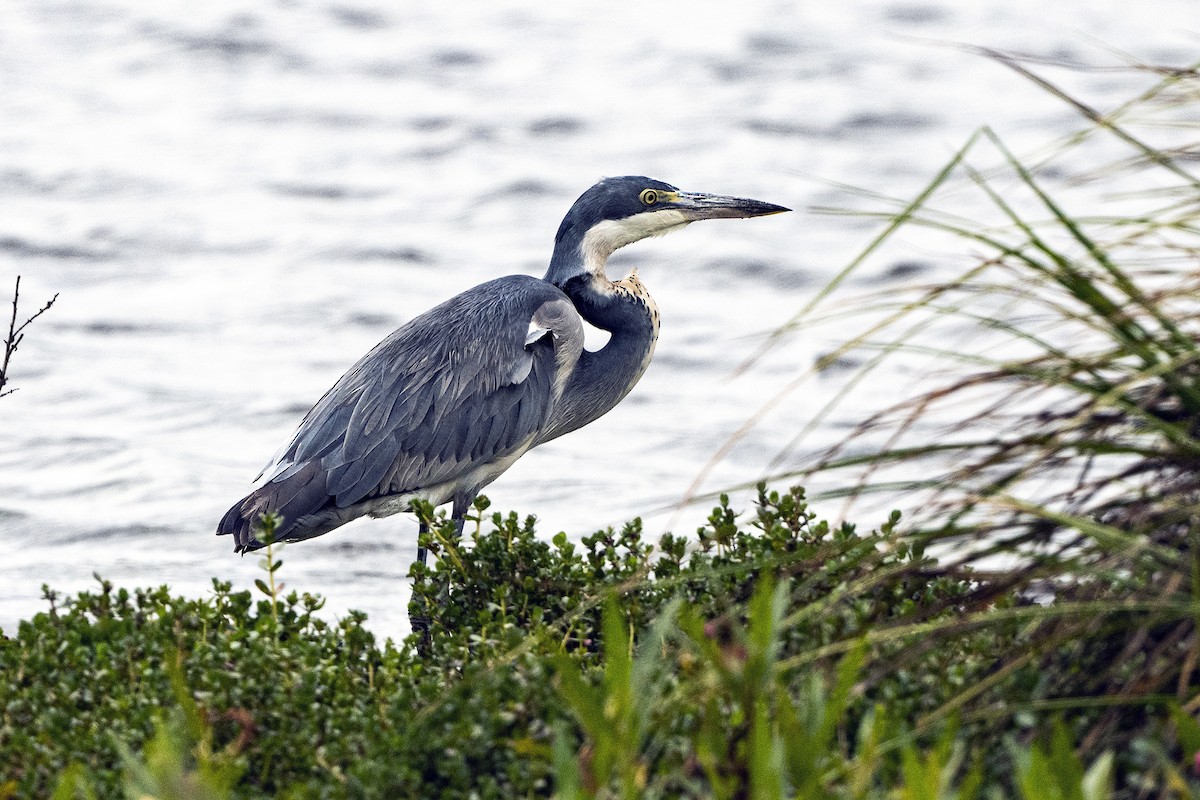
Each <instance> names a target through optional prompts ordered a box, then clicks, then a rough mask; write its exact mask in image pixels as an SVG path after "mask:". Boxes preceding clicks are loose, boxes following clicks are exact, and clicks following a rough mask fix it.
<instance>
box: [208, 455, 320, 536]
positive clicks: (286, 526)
mask: <svg viewBox="0 0 1200 800" xmlns="http://www.w3.org/2000/svg"><path fill="white" fill-rule="evenodd" d="M331 500H332V498H330V497H329V494H328V492H327V491H326V486H325V473H324V471H323V470H322V469H321V468H320V466H319V465H318V464H315V463H309V464H307V465H305V466H304V467H303V468H302V469H300V470H298V471H296V472H295V473H293V474H292V475H289V476H288V477H286V478H284V479H283V480H281V481H275V482H270V483H266V484H264V485H262V486H260V487H258V488H257V489H255V490H254V491H253V492H251V493H250V494H248V495H246V496H245V497H243V498H242V499H241V500H239V501H238V502H237V503H235V504H234V506H233V508H231V509H229V510H228V511H226V512H225V516H223V517H221V521H220V522H219V523H217V535H218V536H223V535H226V534H233V542H234V552H236V553H248V552H251V551H252V550H258V549H259V548H261V547H263V543H262V542H260V541H259V540H258V539H257V538H256V537H255V533H256V532H257V531H258V530H260V528H261V525H262V516H263V514H277V515H278V516H280V517H282V518H283V520H282V522H280V523H279V526H278V527H277V528H276V529H275V540H276V541H288V540H295V539H307V538H309V537H310V536H315V535H316V533H315V532H313V531H310V530H306V528H305V525H304V521H305V520H306V519H312V518H313V516H314V515H319V512H321V511H322V510H323V509H325V508H326V507H328V506H329V504H330V502H331ZM321 533H324V531H321Z"/></svg>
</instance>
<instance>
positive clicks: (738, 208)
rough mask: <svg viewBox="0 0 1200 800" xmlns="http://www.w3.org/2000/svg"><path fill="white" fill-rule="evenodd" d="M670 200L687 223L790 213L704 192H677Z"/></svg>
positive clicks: (751, 201) (746, 199)
mask: <svg viewBox="0 0 1200 800" xmlns="http://www.w3.org/2000/svg"><path fill="white" fill-rule="evenodd" d="M672 200H673V202H672V203H671V207H672V208H674V209H676V210H678V211H682V212H683V213H684V215H685V216H687V218H688V221H689V222H692V221H695V220H700V219H728V218H736V217H765V216H766V215H768V214H782V213H783V212H784V211H791V209H790V208H785V207H783V206H777V205H775V204H774V203H764V202H763V201H762V200H751V199H749V198H746V197H726V196H725V195H720V194H707V193H705V192H677V193H676V194H675V197H674V198H672Z"/></svg>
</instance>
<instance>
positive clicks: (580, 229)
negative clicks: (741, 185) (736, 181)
mask: <svg viewBox="0 0 1200 800" xmlns="http://www.w3.org/2000/svg"><path fill="white" fill-rule="evenodd" d="M789 210H790V209H787V208H784V207H783V206H777V205H774V204H773V203H764V202H762V201H760V200H747V199H745V198H741V197H725V196H723V195H717V194H705V193H703V192H681V191H679V190H678V189H676V188H675V187H674V186H672V185H670V184H669V183H663V182H662V181H656V180H654V179H653V178H646V177H643V176H641V175H625V176H623V177H620V178H605V179H604V180H602V181H600V182H599V183H597V184H596V185H595V186H593V187H592V188H590V189H588V190H587V191H586V192H584V193H583V194H582V195H580V196H579V199H578V200H576V201H575V204H574V205H573V206H571V210H570V211H568V212H567V215H566V216H565V217H563V221H562V224H561V225H560V226H559V228H558V235H557V236H556V237H555V239H554V257H553V258H552V259H551V261H550V269H549V270H548V271H547V273H546V280H548V281H550V282H551V283H555V284H557V285H559V286H561V285H563V284H564V283H566V282H567V281H568V280H570V279H571V278H573V277H575V276H577V275H581V274H592V275H600V276H603V275H604V264H605V262H606V261H608V257H609V256H610V255H612V254H613V252H614V251H616V250H617V248H620V247H624V246H625V245H627V244H632V243H633V242H636V241H639V240H641V239H645V238H647V237H650V236H661V235H662V234H664V233H669V232H670V231H675V230H679V229H680V228H682V227H684V226H685V225H687V224H689V223H692V222H695V221H697V220H702V219H729V218H734V217H761V216H764V215H766V214H778V213H780V212H783V211H789Z"/></svg>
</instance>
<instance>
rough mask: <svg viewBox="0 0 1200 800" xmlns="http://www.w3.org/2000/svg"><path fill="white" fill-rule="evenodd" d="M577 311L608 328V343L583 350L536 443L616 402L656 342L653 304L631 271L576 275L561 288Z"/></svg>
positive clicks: (643, 367) (643, 368) (647, 361)
mask: <svg viewBox="0 0 1200 800" xmlns="http://www.w3.org/2000/svg"><path fill="white" fill-rule="evenodd" d="M560 288H562V290H563V291H564V292H566V294H567V297H569V298H571V302H573V303H574V304H575V308H576V309H577V310H578V311H579V315H580V316H581V317H583V318H584V319H585V320H587V321H588V322H589V323H590V324H592V325H594V326H596V327H597V328H600V329H601V330H605V331H608V332H609V334H610V336H609V340H608V343H607V344H605V345H604V347H602V348H600V349H599V350H595V351H590V350H584V351H583V353H582V354H581V355H580V358H579V361H578V363H577V364H576V365H575V369H574V371H573V372H572V373H571V377H570V378H569V379H568V381H567V385H566V387H565V388H564V389H563V394H562V399H561V400H560V401H559V404H558V408H557V409H556V411H555V414H554V418H553V419H552V421H551V424H550V426H549V427H548V429H547V430H546V432H545V434H544V435H543V436H542V437H541V438H540V439H539V443H541V442H546V441H549V440H550V439H554V438H556V437H559V436H562V435H563V434H564V433H569V432H571V431H573V430H575V429H576V428H581V427H583V426H584V425H586V424H588V423H589V422H591V421H592V420H594V419H596V418H598V417H600V416H602V415H603V414H605V413H607V412H608V411H609V410H610V409H611V408H612V407H613V406H615V405H616V404H617V403H619V402H621V400H622V398H624V397H625V395H627V394H629V391H630V390H631V389H632V388H633V387H634V385H635V384H636V383H637V382H638V380H639V379H640V378H641V377H642V374H643V373H645V371H646V367H648V366H649V365H650V358H651V356H653V355H654V344H655V342H657V341H658V306H657V305H655V303H654V299H653V298H652V297H651V296H650V293H649V292H647V291H646V287H645V286H643V285H642V282H641V281H640V280H638V277H637V275H636V274H631V275H629V277H627V278H624V279H623V280H619V281H610V280H608V279H607V278H605V277H603V275H602V274H601V275H586V274H585V275H577V276H576V277H574V278H572V279H571V280H568V281H567V282H566V283H565V284H564V285H563V286H562V287H560Z"/></svg>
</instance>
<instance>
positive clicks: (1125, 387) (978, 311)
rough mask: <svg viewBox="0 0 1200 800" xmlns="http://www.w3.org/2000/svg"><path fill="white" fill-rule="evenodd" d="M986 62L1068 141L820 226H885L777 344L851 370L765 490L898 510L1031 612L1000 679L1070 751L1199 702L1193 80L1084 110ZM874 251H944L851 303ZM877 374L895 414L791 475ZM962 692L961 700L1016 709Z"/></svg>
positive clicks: (1166, 74)
mask: <svg viewBox="0 0 1200 800" xmlns="http://www.w3.org/2000/svg"><path fill="white" fill-rule="evenodd" d="M986 55H988V56H989V57H992V58H994V59H996V60H997V61H998V62H999V63H1002V64H1004V65H1006V66H1008V67H1010V68H1012V69H1013V70H1014V71H1016V72H1017V73H1019V74H1020V75H1022V76H1024V77H1025V78H1027V79H1029V80H1031V81H1032V82H1033V83H1034V84H1035V85H1036V86H1038V87H1040V88H1041V89H1043V90H1045V91H1047V92H1049V93H1050V94H1051V95H1053V96H1054V97H1056V98H1058V99H1059V100H1061V101H1062V102H1063V103H1065V104H1066V105H1067V106H1068V107H1070V108H1072V109H1074V110H1075V111H1077V112H1079V113H1080V114H1081V115H1082V116H1083V118H1084V119H1085V121H1086V127H1084V128H1083V129H1082V130H1080V131H1079V132H1078V133H1077V134H1076V135H1074V136H1071V137H1068V138H1066V139H1065V140H1063V141H1059V142H1055V143H1053V145H1051V146H1047V147H1046V148H1043V149H1042V150H1041V151H1040V152H1037V153H1035V154H1033V155H1029V156H1018V155H1017V154H1015V153H1014V152H1013V150H1012V149H1011V148H1010V147H1009V146H1008V145H1007V144H1006V142H1005V140H1004V138H1003V137H1002V136H1001V135H999V134H998V133H997V132H995V131H994V130H992V129H990V128H984V129H981V130H979V131H978V132H977V133H976V134H975V135H974V136H972V137H971V138H970V139H969V140H968V141H967V142H966V143H965V144H964V145H963V147H962V148H961V149H960V150H959V151H958V152H956V153H955V154H954V155H953V157H952V158H951V159H950V160H949V162H947V163H946V164H945V166H944V168H943V169H942V170H941V171H940V172H939V173H938V174H937V175H936V176H935V177H934V178H933V179H932V180H931V181H930V182H929V183H928V185H926V186H925V187H924V189H923V190H922V191H921V192H920V193H919V194H918V195H917V196H916V198H915V199H912V200H909V201H891V200H888V199H886V198H881V197H880V196H878V195H867V194H866V193H862V197H863V198H864V202H866V203H867V204H868V205H869V206H871V208H870V209H869V210H865V211H864V210H861V209H859V210H855V211H853V212H847V211H845V210H840V211H839V212H838V213H854V214H861V215H864V216H867V217H869V218H876V219H878V220H879V221H880V222H881V223H882V225H883V230H882V232H881V233H880V234H879V235H878V236H877V237H876V239H875V240H874V241H872V242H871V243H870V244H869V245H868V246H867V248H866V249H865V250H864V251H863V252H862V253H861V254H860V255H859V256H858V257H857V258H855V259H854V260H853V261H852V262H851V263H850V264H849V266H847V267H846V268H845V270H844V271H843V272H842V273H841V274H840V275H839V276H838V277H837V278H836V279H835V280H834V281H833V283H832V284H831V285H830V286H828V287H827V288H826V289H825V290H824V291H823V292H822V293H821V295H820V296H819V297H818V298H817V299H816V300H814V301H813V302H812V303H811V304H810V305H809V306H808V307H806V308H804V309H803V310H802V311H801V312H800V313H798V314H797V316H796V317H795V318H794V319H793V320H792V321H791V322H790V323H789V325H788V326H786V328H785V329H783V330H781V331H780V332H779V335H778V336H777V337H776V339H775V342H774V344H777V343H778V342H780V341H782V340H784V339H785V338H786V337H787V335H788V334H790V333H791V332H792V331H795V330H799V329H803V330H804V331H805V334H806V336H816V335H819V334H820V332H821V331H822V329H823V326H826V325H829V324H831V323H833V324H836V325H837V326H838V329H839V331H845V330H847V329H848V328H849V329H855V328H856V329H857V331H858V333H857V334H855V335H852V336H850V337H849V338H848V339H847V338H845V337H844V336H843V338H842V339H841V340H840V341H839V342H838V343H837V344H836V345H835V346H834V347H833V348H832V349H831V351H830V353H829V355H827V356H825V357H824V358H823V359H821V361H820V362H819V363H818V365H817V370H816V371H817V372H820V371H821V370H822V369H824V368H826V367H829V366H831V365H834V364H837V365H840V366H846V365H850V369H848V370H843V372H845V373H846V374H848V376H849V377H848V379H847V381H846V383H845V384H844V386H843V388H842V390H841V391H840V392H839V393H838V394H837V395H836V397H835V398H834V399H833V400H832V401H831V402H830V403H829V404H828V405H827V406H826V407H825V408H824V409H822V410H821V412H820V413H819V414H818V415H817V417H816V419H815V420H814V421H813V422H812V423H810V424H809V426H808V428H806V429H805V431H802V432H801V434H800V435H798V436H797V438H796V440H794V441H793V442H792V443H791V445H790V446H789V447H790V450H789V452H788V453H784V454H781V456H780V462H783V461H785V460H789V461H792V463H795V464H796V465H795V466H792V467H786V468H781V469H779V470H778V473H777V474H776V475H775V476H773V477H774V478H775V479H779V478H786V479H789V480H803V481H804V482H805V483H806V484H808V485H809V486H810V488H815V487H821V489H822V490H821V491H820V492H816V493H814V496H816V497H838V498H842V499H843V501H844V502H845V503H846V504H847V505H848V506H850V507H854V508H856V509H858V510H857V511H856V512H855V513H861V512H862V509H864V508H866V507H868V506H869V505H870V504H871V503H878V502H884V503H886V504H888V505H895V506H898V507H900V508H903V509H905V510H906V511H907V510H912V511H913V512H914V513H913V514H912V515H911V522H912V524H913V529H912V530H911V531H910V536H911V537H912V538H913V539H914V540H916V541H917V542H919V544H920V546H922V547H926V548H930V550H931V552H936V553H938V554H939V555H940V556H941V561H942V564H943V567H944V568H946V569H954V568H955V566H956V565H957V566H964V565H970V566H973V567H975V568H976V572H975V577H976V579H977V580H978V584H977V587H978V591H979V592H981V593H984V594H994V593H995V592H997V591H1000V590H1006V591H1007V590H1012V591H1016V592H1017V593H1018V595H1019V596H1021V597H1023V598H1024V599H1025V602H1028V603H1031V604H1033V605H1032V607H1031V608H1030V609H1027V610H1025V611H1023V612H1022V613H1027V614H1029V617H1028V623H1029V627H1028V628H1027V630H1026V631H1025V634H1026V635H1027V637H1028V638H1026V639H1025V640H1024V646H1023V647H1022V649H1021V650H1020V651H1019V652H1013V653H1012V654H1011V655H1010V656H1009V657H1007V658H1004V659H1001V661H1000V662H998V664H997V665H996V668H997V669H998V670H999V671H1001V672H1003V671H1005V670H1008V669H1016V668H1017V667H1018V665H1031V664H1032V665H1036V666H1037V667H1038V669H1039V670H1040V672H1041V674H1042V675H1043V676H1044V680H1043V683H1042V685H1041V686H1039V687H1037V689H1036V691H1034V692H1033V693H1032V694H1031V699H1033V698H1036V701H1037V702H1039V703H1043V704H1047V706H1048V705H1050V704H1053V705H1054V706H1055V707H1057V708H1059V709H1061V710H1063V711H1064V712H1067V713H1070V714H1073V715H1074V716H1073V718H1074V719H1075V720H1077V721H1079V720H1086V722H1082V723H1081V724H1080V725H1079V727H1078V728H1077V729H1076V731H1075V732H1076V735H1077V736H1078V737H1079V739H1078V741H1079V743H1080V745H1081V746H1082V748H1083V749H1084V750H1085V751H1086V750H1088V749H1089V748H1095V747H1096V745H1097V744H1098V743H1099V742H1101V741H1108V742H1109V743H1110V745H1111V743H1112V742H1113V741H1114V740H1113V738H1112V737H1113V735H1116V734H1119V732H1120V731H1122V730H1130V729H1132V728H1134V727H1136V726H1137V725H1139V724H1141V723H1142V722H1143V721H1144V720H1145V714H1146V710H1147V707H1148V706H1147V704H1148V703H1154V702H1159V701H1162V700H1163V699H1165V698H1174V701H1176V702H1178V703H1180V704H1181V705H1182V707H1183V709H1184V710H1185V711H1186V712H1189V713H1195V712H1196V711H1198V710H1200V680H1198V679H1197V675H1196V670H1197V666H1200V638H1198V636H1197V630H1196V619H1197V601H1198V599H1200V294H1198V292H1200V178H1198V177H1197V175H1196V173H1195V169H1194V165H1195V162H1196V161H1197V159H1200V124H1197V119H1200V73H1198V72H1197V70H1196V68H1194V67H1191V68H1184V69H1160V68H1150V67H1144V66H1143V67H1136V68H1132V69H1136V70H1138V71H1139V74H1142V75H1144V76H1145V77H1146V83H1147V88H1146V89H1145V91H1144V92H1142V93H1141V94H1140V95H1139V96H1138V97H1136V98H1135V99H1133V100H1131V101H1130V102H1128V103H1125V104H1124V105H1121V106H1120V107H1118V108H1115V109H1111V110H1098V109H1094V108H1092V107H1090V106H1089V105H1088V104H1087V103H1086V102H1085V101H1083V100H1080V99H1077V98H1076V97H1073V96H1071V95H1070V94H1068V93H1067V92H1066V91H1064V90H1062V89H1061V88H1059V87H1058V86H1057V85H1056V84H1055V83H1053V82H1051V81H1050V80H1048V79H1047V78H1045V77H1043V76H1042V75H1040V74H1037V73H1035V72H1034V71H1033V70H1031V69H1030V68H1029V67H1027V66H1026V65H1025V64H1022V63H1019V62H1018V61H1017V60H1015V59H1013V58H1010V57H1008V56H1004V55H1002V54H997V53H991V52H989V53H986ZM825 210H826V211H834V210H833V209H825ZM892 245H907V246H908V247H910V248H919V249H921V250H923V251H924V252H927V253H928V252H930V251H931V250H933V249H934V248H936V249H937V250H938V251H939V252H940V253H943V254H947V255H944V256H943V257H941V258H940V259H939V267H938V269H937V271H938V272H939V273H940V274H938V275H937V276H936V277H933V278H927V279H925V281H924V282H921V283H912V284H909V285H906V286H902V287H897V286H895V285H889V286H888V288H887V291H886V294H882V293H874V294H872V293H865V294H862V295H860V296H859V297H858V298H857V299H856V300H847V298H846V294H847V291H848V289H847V287H848V286H851V285H853V284H854V283H855V282H856V281H857V280H858V279H859V278H860V277H861V276H860V274H859V273H863V272H866V271H868V270H869V269H870V267H871V266H873V265H875V264H877V263H878V259H879V257H880V256H881V255H886V254H887V253H888V252H889V250H888V248H889V246H892ZM833 298H837V303H836V306H835V304H834V303H833V302H831V300H832V299H833ZM848 307H849V308H852V309H853V310H852V311H849V312H847V311H845V310H844V309H846V308H848ZM878 381H888V382H890V386H889V390H890V391H891V393H892V396H893V397H895V398H898V399H897V400H895V401H894V402H892V403H891V404H890V405H888V406H887V407H886V408H883V409H880V410H877V411H875V412H874V413H869V414H867V415H865V417H861V418H859V419H858V420H857V421H856V423H855V424H854V425H853V427H852V430H851V431H850V433H849V435H848V436H846V437H845V439H844V440H843V441H841V442H840V443H838V444H837V445H835V446H832V447H829V448H826V449H822V450H820V451H819V452H816V453H815V455H810V456H809V457H807V458H806V459H804V460H802V461H800V462H799V463H797V462H796V461H795V456H793V455H792V453H794V452H796V448H797V447H799V446H802V445H803V442H804V437H805V436H806V435H807V434H808V433H809V432H810V431H811V430H812V429H813V428H814V427H815V426H817V425H820V424H821V423H822V422H824V421H827V420H829V419H830V418H831V417H832V416H836V415H837V414H838V413H839V412H842V413H844V408H845V407H846V405H847V403H848V402H849V401H852V400H853V399H854V396H855V394H856V393H858V392H862V391H864V390H865V389H866V388H867V387H870V386H871V384H872V382H878ZM928 633H929V634H931V635H936V633H937V632H936V631H933V630H930V631H928ZM967 701H968V697H966V696H964V697H963V698H962V701H961V702H958V701H956V702H955V703H954V705H955V706H956V707H959V708H972V711H971V713H973V714H979V715H989V714H990V715H994V716H1006V715H1009V714H1011V713H1014V712H1013V711H1012V710H1006V709H1003V708H999V707H992V708H990V709H989V708H987V706H986V704H985V705H982V706H981V705H977V704H974V703H973V702H967ZM1101 705H1106V706H1108V708H1107V709H1106V710H1103V711H1101V712H1100V713H1095V711H1096V709H1097V708H1098V707H1099V706H1101ZM1083 709H1089V711H1088V713H1087V714H1083V713H1082V712H1083ZM1118 738H1119V736H1118Z"/></svg>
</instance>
